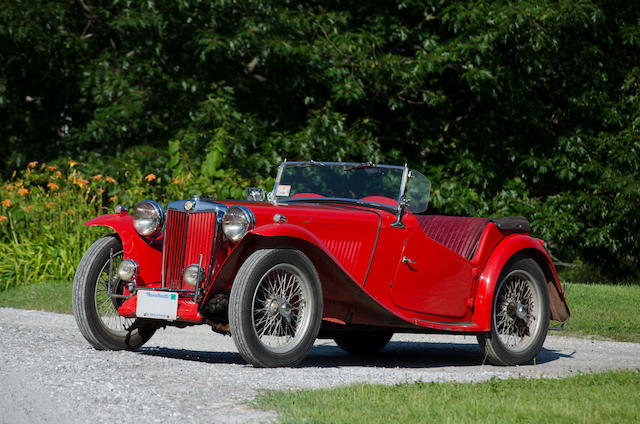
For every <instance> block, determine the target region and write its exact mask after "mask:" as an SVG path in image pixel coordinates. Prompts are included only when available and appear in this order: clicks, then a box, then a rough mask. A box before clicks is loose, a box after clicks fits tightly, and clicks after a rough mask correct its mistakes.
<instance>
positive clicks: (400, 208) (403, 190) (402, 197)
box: [268, 159, 426, 217]
mask: <svg viewBox="0 0 640 424" xmlns="http://www.w3.org/2000/svg"><path fill="white" fill-rule="evenodd" d="M313 166H319V167H322V166H332V167H344V168H351V169H360V168H366V167H370V168H383V169H393V170H397V171H402V177H401V181H400V186H399V187H398V195H397V197H396V198H395V199H393V200H395V201H396V202H397V206H392V205H389V204H385V203H379V202H373V201H366V200H359V199H353V198H342V197H301V198H295V199H292V198H289V197H287V198H284V199H279V198H278V197H277V196H276V193H277V190H278V186H279V185H280V180H281V178H282V174H283V172H284V169H285V168H302V167H313ZM412 172H416V171H413V170H411V169H409V167H408V166H407V164H405V165H404V166H398V165H381V164H374V163H371V162H364V163H358V162H318V161H313V160H311V161H291V162H287V160H286V159H285V160H284V161H283V162H282V163H281V164H280V166H279V167H278V174H277V176H276V179H275V181H274V185H273V190H272V191H271V192H270V193H268V199H269V201H271V202H272V203H273V204H274V205H277V204H278V203H285V204H287V203H342V204H345V203H346V204H351V205H357V206H365V207H373V208H376V209H382V210H385V211H388V212H390V213H393V214H396V216H398V217H401V216H402V214H403V213H404V209H405V207H406V206H407V205H408V201H407V198H406V194H407V184H408V180H409V179H410V178H411V176H412ZM425 178H426V177H425ZM425 210H426V209H425Z"/></svg>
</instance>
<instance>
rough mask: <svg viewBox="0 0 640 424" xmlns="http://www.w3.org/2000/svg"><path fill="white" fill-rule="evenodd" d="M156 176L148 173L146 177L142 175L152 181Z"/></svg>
mask: <svg viewBox="0 0 640 424" xmlns="http://www.w3.org/2000/svg"><path fill="white" fill-rule="evenodd" d="M156 178H157V177H156V176H155V175H154V174H149V175H147V176H146V177H144V179H145V180H147V181H153V180H155V179H156Z"/></svg>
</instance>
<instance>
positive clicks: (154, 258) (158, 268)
mask: <svg viewBox="0 0 640 424" xmlns="http://www.w3.org/2000/svg"><path fill="white" fill-rule="evenodd" d="M84 225H87V226H89V227H92V226H98V227H109V228H111V229H113V230H114V231H115V232H116V233H118V236H119V237H120V240H121V241H122V249H123V254H124V257H125V258H127V259H133V260H134V261H136V262H137V263H138V265H140V274H139V275H138V277H137V278H136V283H137V284H139V285H145V284H149V283H157V282H159V281H161V279H162V240H161V239H160V240H154V241H153V242H148V241H146V240H145V239H143V238H142V237H140V235H139V234H138V232H137V231H136V229H135V227H134V226H133V216H131V215H124V214H107V215H102V216H97V217H95V218H93V219H90V220H89V221H87V222H85V224H84Z"/></svg>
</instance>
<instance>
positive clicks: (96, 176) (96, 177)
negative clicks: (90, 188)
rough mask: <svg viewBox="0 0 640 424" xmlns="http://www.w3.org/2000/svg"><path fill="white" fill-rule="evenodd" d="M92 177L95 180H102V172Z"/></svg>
mask: <svg viewBox="0 0 640 424" xmlns="http://www.w3.org/2000/svg"><path fill="white" fill-rule="evenodd" d="M91 179H92V180H93V181H100V180H101V179H102V174H98V175H94V176H93V177H91Z"/></svg>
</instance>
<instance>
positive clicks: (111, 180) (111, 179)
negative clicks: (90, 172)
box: [104, 177, 116, 183]
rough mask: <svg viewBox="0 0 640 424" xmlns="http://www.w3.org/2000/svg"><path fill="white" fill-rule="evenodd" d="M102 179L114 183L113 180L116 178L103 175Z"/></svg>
mask: <svg viewBox="0 0 640 424" xmlns="http://www.w3.org/2000/svg"><path fill="white" fill-rule="evenodd" d="M104 180H105V181H106V182H108V183H115V182H116V180H114V179H113V178H111V177H104Z"/></svg>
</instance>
